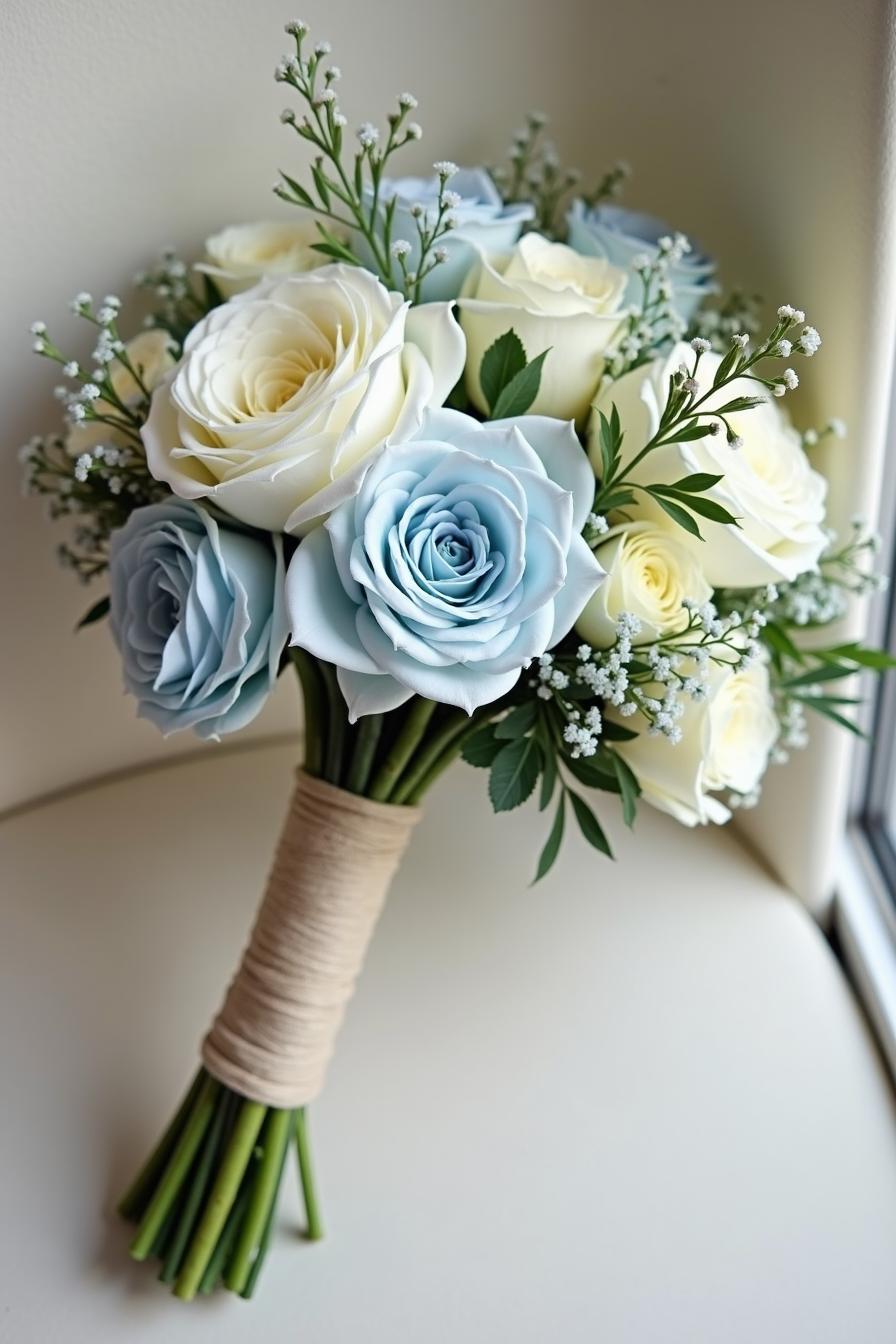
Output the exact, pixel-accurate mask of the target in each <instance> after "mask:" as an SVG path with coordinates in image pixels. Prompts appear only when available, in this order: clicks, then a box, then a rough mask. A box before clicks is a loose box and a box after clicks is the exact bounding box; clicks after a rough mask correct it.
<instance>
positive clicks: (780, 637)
mask: <svg viewBox="0 0 896 1344" xmlns="http://www.w3.org/2000/svg"><path fill="white" fill-rule="evenodd" d="M761 638H762V641H763V643H765V644H768V646H769V648H771V649H773V650H774V652H775V653H778V654H780V655H781V656H782V657H784V658H792V659H793V661H794V662H795V663H802V662H805V656H804V655H803V653H802V652H801V651H800V650H799V649H798V648H797V646H796V645H795V644H794V642H793V640H792V639H791V638H790V636H789V635H788V633H787V631H786V630H785V629H784V627H783V626H780V625H778V624H777V622H776V621H769V622H768V624H767V625H765V626H763V628H762V631H761Z"/></svg>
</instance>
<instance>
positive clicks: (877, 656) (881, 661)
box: [813, 644, 896, 672]
mask: <svg viewBox="0 0 896 1344" xmlns="http://www.w3.org/2000/svg"><path fill="white" fill-rule="evenodd" d="M813 652H814V653H815V656H816V657H817V658H825V659H829V658H835V659H836V658H845V659H847V661H848V662H851V663H856V664H857V665H858V666H859V667H870V668H872V669H873V670H874V671H875V672H885V671H887V669H888V668H891V667H896V658H894V657H893V656H892V654H889V653H887V652H886V651H885V650H884V649H866V648H864V647H863V645H861V644H836V645H835V646H834V647H833V648H831V649H819V650H817V651H816V650H813Z"/></svg>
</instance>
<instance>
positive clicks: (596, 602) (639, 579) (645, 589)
mask: <svg viewBox="0 0 896 1344" xmlns="http://www.w3.org/2000/svg"><path fill="white" fill-rule="evenodd" d="M595 558H596V559H597V561H598V563H599V564H600V565H601V566H602V567H603V568H604V569H605V570H606V571H607V577H606V578H605V579H604V581H603V583H602V584H601V586H600V588H598V590H597V592H596V593H595V594H594V596H593V597H592V598H591V599H590V600H589V602H588V604H587V606H586V607H585V610H584V611H583V612H582V614H581V616H580V617H579V619H578V620H577V621H576V629H577V630H578V632H579V634H580V635H581V636H582V638H583V639H586V640H587V641H588V643H589V644H590V645H592V647H593V648H595V649H604V648H609V646H610V645H611V644H612V643H613V641H614V639H615V638H616V622H617V621H618V619H619V617H620V616H621V615H622V613H623V612H624V611H627V612H630V613H631V614H632V615H633V616H637V617H638V620H639V621H640V622H641V632H640V635H639V639H643V640H645V641H646V642H650V641H653V640H656V639H659V638H660V637H661V636H662V635H667V634H671V633H673V632H674V631H676V630H680V629H681V628H682V627H683V626H684V625H686V624H687V619H688V618H687V612H686V611H685V609H684V607H683V606H682V602H683V601H684V599H685V598H690V599H691V600H692V601H694V602H696V603H697V604H698V605H700V606H702V605H703V603H704V602H708V601H709V599H710V598H711V597H712V589H711V588H710V586H709V584H708V583H707V582H706V579H705V577H704V575H703V571H702V570H701V569H700V566H699V564H698V563H697V557H696V556H695V555H694V554H693V552H692V551H690V550H689V549H688V547H687V546H684V545H683V544H682V543H681V542H680V541H679V539H678V537H677V536H676V535H675V534H674V533H672V532H667V531H665V530H664V529H661V528H656V527H653V526H652V525H651V524H650V523H645V522H640V523H631V524H629V525H628V526H626V527H624V528H618V529H615V530H614V531H613V532H611V533H610V534H609V535H608V537H607V539H606V541H605V542H603V544H602V545H601V546H599V547H598V548H597V550H596V552H595Z"/></svg>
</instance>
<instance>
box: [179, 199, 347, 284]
mask: <svg viewBox="0 0 896 1344" xmlns="http://www.w3.org/2000/svg"><path fill="white" fill-rule="evenodd" d="M318 242H320V232H319V230H318V229H317V227H316V225H315V224H314V222H313V221H312V220H310V219H302V218H301V217H300V218H297V219H289V220H286V219H267V220H259V221H257V222H256V223H254V224H231V225H230V226H229V227H228V228H226V229H221V231H220V232H219V233H214V234H212V236H211V238H206V240H205V259H204V260H203V261H200V262H197V263H196V270H197V271H203V272H204V273H205V274H206V275H209V276H211V278H212V280H214V282H215V284H216V285H217V287H218V289H219V291H220V292H221V294H223V295H224V298H225V299H229V298H232V297H233V295H234V294H239V293H241V292H242V291H243V290H244V289H250V288H251V287H252V286H253V285H256V284H258V282H259V280H263V279H264V278H265V277H266V276H273V275H295V274H297V273H298V272H301V271H312V270H315V269H316V268H317V267H318V266H326V265H327V264H328V262H327V258H326V256H324V254H323V253H322V252H315V251H314V249H313V247H312V246H311V245H312V243H318Z"/></svg>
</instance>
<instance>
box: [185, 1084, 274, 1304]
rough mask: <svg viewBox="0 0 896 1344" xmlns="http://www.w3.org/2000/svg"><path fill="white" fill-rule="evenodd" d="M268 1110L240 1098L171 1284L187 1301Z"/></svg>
mask: <svg viewBox="0 0 896 1344" xmlns="http://www.w3.org/2000/svg"><path fill="white" fill-rule="evenodd" d="M267 1110H268V1108H267V1106H265V1105H264V1104H263V1103H262V1102H260V1101H247V1100H243V1101H242V1102H241V1104H240V1110H239V1115H238V1116H237V1120H236V1124H235V1125H234V1127H233V1132H232V1133H231V1135H230V1142H229V1143H228V1145H227V1148H226V1150H225V1153H224V1160H223V1162H222V1163H221V1166H220V1168H219V1169H218V1174H217V1177H216V1178H215V1183H214V1185H213V1186H212V1192H211V1194H210V1195H209V1198H208V1202H207V1204H206V1206H205V1212H204V1213H203V1215H202V1220H201V1222H200V1224H199V1227H198V1228H197V1230H196V1234H195V1236H194V1237H193V1240H192V1242H191V1243H190V1249H189V1251H188V1253H187V1258H186V1260H185V1261H184V1266H183V1269H182V1270H181V1272H180V1274H179V1275H178V1278H177V1283H176V1284H175V1285H174V1294H175V1296H176V1297H179V1298H181V1299H182V1300H183V1301H184V1302H189V1301H190V1299H191V1298H193V1297H195V1295H196V1290H197V1289H198V1287H199V1284H200V1281H201V1279H202V1276H203V1274H204V1273H205V1270H206V1267H207V1265H208V1262H209V1260H210V1259H211V1257H212V1253H213V1251H214V1249H215V1244H216V1242H217V1240H218V1238H219V1237H220V1235H221V1230H222V1228H223V1227H224V1224H225V1222H226V1220H227V1215H228V1213H229V1212H230V1209H231V1206H232V1204H233V1201H234V1200H235V1199H236V1195H237V1191H238V1190H239V1188H240V1182H241V1181H242V1179H243V1174H244V1173H245V1170H246V1167H247V1166H248V1165H249V1161H250V1159H251V1157H252V1150H253V1148H254V1147H255V1140H256V1139H257V1138H258V1131H259V1130H260V1129H261V1126H262V1123H263V1121H264V1118H265V1116H266V1114H267Z"/></svg>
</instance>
